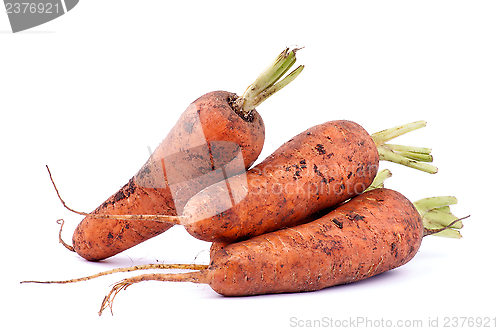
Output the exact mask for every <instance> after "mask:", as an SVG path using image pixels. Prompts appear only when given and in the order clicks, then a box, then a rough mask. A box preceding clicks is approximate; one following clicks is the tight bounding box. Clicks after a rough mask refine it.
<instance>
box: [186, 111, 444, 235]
mask: <svg viewBox="0 0 500 331" xmlns="http://www.w3.org/2000/svg"><path fill="white" fill-rule="evenodd" d="M424 125H425V122H414V123H410V124H408V125H406V126H403V127H402V128H401V127H397V128H394V129H391V130H388V131H385V132H384V133H382V134H380V133H379V134H375V135H374V136H373V138H372V137H371V136H370V135H369V134H368V133H367V132H366V131H365V130H364V129H363V128H362V127H361V126H359V125H358V124H356V123H354V122H350V121H331V122H327V123H324V124H321V125H317V126H315V127H313V128H310V129H308V130H306V131H304V132H303V133H301V134H299V135H297V136H296V137H295V138H293V139H292V140H290V141H288V142H287V143H285V144H284V145H283V146H281V147H280V148H279V149H278V150H277V151H275V152H274V153H273V154H272V155H270V156H269V157H268V158H267V159H265V160H264V161H263V162H262V163H260V164H259V165H257V166H255V167H254V168H252V169H251V170H249V171H247V172H246V173H245V174H241V175H237V176H234V177H231V178H229V179H227V180H226V181H222V182H219V183H216V184H214V185H211V186H209V187H207V188H206V189H204V190H202V191H200V192H199V193H198V194H196V195H195V196H193V197H192V198H191V199H190V200H189V202H188V203H187V204H186V206H185V208H184V214H183V216H182V218H180V223H181V224H182V225H184V226H185V228H186V230H187V231H188V232H189V233H190V234H191V235H193V236H194V237H196V238H198V239H201V240H205V241H210V242H213V241H218V242H234V241H238V240H242V239H246V238H250V237H254V236H257V235H259V234H262V233H266V232H272V231H275V230H278V229H281V228H284V227H290V226H294V225H297V224H301V223H304V222H306V221H307V220H308V218H307V217H309V216H311V215H313V214H314V213H316V212H319V211H321V210H324V209H325V208H329V207H332V206H335V205H338V204H340V203H342V202H344V201H345V200H347V199H350V198H352V197H354V196H356V195H359V194H361V193H362V192H363V191H365V190H366V189H367V188H368V186H369V185H370V184H371V183H372V182H373V179H374V177H375V175H376V173H377V171H378V165H379V159H382V160H391V161H394V162H398V159H397V158H395V157H394V156H391V158H386V157H385V155H384V154H382V153H381V152H380V151H381V150H385V149H386V148H387V147H386V145H385V142H386V141H387V139H391V138H393V137H394V136H395V133H394V132H395V131H396V132H397V135H400V134H403V133H404V132H407V131H408V130H414V129H416V128H419V127H422V126H424ZM377 145H378V146H377ZM402 147H403V146H402ZM405 149H409V148H406V147H405ZM413 150H418V149H415V148H413ZM425 152H426V153H430V150H428V149H425ZM379 155H380V156H379ZM395 155H396V156H397V157H398V158H400V160H402V161H401V162H400V163H403V164H406V165H412V166H414V167H416V168H419V169H424V170H428V171H430V172H435V170H436V169H435V168H434V167H432V166H430V165H428V164H423V163H421V162H417V161H414V160H413V159H407V158H406V157H404V156H400V155H397V154H395ZM415 158H416V157H415ZM420 159H422V160H423V159H425V160H426V161H431V160H432V158H431V157H430V155H428V154H426V155H425V156H424V155H423V154H422V157H420Z"/></svg>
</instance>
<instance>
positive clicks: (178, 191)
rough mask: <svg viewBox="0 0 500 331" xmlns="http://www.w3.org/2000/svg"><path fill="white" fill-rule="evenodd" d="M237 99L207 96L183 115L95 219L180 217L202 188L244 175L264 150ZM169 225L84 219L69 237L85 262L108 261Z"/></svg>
mask: <svg viewBox="0 0 500 331" xmlns="http://www.w3.org/2000/svg"><path fill="white" fill-rule="evenodd" d="M235 99H236V95H235V94H233V93H229V92H224V91H216V92H211V93H208V94H205V95H204V96H202V97H200V98H199V99H197V100H196V101H194V102H193V103H192V104H191V105H190V106H189V107H188V108H187V109H186V111H185V112H184V113H183V114H182V116H181V117H180V119H179V120H178V122H177V123H176V124H175V126H174V127H173V128H172V130H171V131H170V132H169V134H168V135H167V137H166V138H165V139H164V140H163V142H162V143H161V144H160V145H159V146H158V147H157V148H156V150H155V151H154V153H153V154H152V155H151V157H150V158H149V159H148V161H147V162H146V164H145V165H144V166H143V167H142V168H141V169H140V170H139V172H138V173H137V174H136V175H135V176H134V177H133V178H132V179H130V181H129V182H128V183H127V184H126V185H125V186H123V187H122V188H121V189H120V190H119V191H118V192H117V193H115V194H114V195H112V196H111V197H110V198H109V199H107V200H106V201H105V202H104V203H103V204H101V205H100V206H99V207H98V208H97V209H96V210H94V211H93V213H94V214H108V215H126V214H153V215H155V214H164V215H177V214H181V213H182V210H183V208H184V205H185V203H186V201H188V199H189V198H190V197H191V196H193V195H194V194H195V193H196V192H198V191H199V190H201V189H202V188H204V187H206V186H208V185H210V184H213V183H215V182H217V181H220V180H221V179H224V178H226V177H228V176H231V175H234V174H237V173H241V172H244V171H245V169H247V168H249V167H250V166H251V165H252V164H253V163H254V162H255V160H256V159H257V158H258V156H259V154H260V152H261V150H262V147H263V144H264V123H263V121H262V118H261V117H260V115H259V114H258V113H257V111H255V110H254V111H252V112H251V115H250V116H249V117H247V118H245V119H244V118H243V117H241V116H240V115H238V114H237V113H236V112H235V111H234V110H233V108H232V107H231V103H232V102H233V101H234V100H235ZM171 226H172V225H170V224H168V223H156V222H147V221H126V220H115V219H100V218H91V217H86V218H85V219H83V220H82V222H81V223H80V224H79V225H78V227H77V228H76V230H75V232H74V235H73V246H74V249H75V251H76V252H77V253H78V254H79V255H80V256H82V257H84V258H85V259H87V260H91V261H95V260H101V259H105V258H108V257H110V256H113V255H115V254H117V253H119V252H122V251H124V250H126V249H128V248H130V247H132V246H134V245H137V244H139V243H141V242H143V241H145V240H147V239H149V238H152V237H154V236H156V235H158V234H160V233H162V232H164V231H166V230H167V229H169V228H170V227H171Z"/></svg>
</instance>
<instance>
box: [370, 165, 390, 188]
mask: <svg viewBox="0 0 500 331" xmlns="http://www.w3.org/2000/svg"><path fill="white" fill-rule="evenodd" d="M390 177H392V173H391V172H390V171H389V170H388V169H384V170H381V171H379V172H378V173H377V176H375V179H373V182H372V183H371V185H370V186H369V187H368V188H367V189H366V191H371V190H374V189H377V188H383V187H384V182H385V180H386V179H388V178H390Z"/></svg>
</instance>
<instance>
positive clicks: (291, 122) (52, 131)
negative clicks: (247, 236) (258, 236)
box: [0, 0, 500, 330]
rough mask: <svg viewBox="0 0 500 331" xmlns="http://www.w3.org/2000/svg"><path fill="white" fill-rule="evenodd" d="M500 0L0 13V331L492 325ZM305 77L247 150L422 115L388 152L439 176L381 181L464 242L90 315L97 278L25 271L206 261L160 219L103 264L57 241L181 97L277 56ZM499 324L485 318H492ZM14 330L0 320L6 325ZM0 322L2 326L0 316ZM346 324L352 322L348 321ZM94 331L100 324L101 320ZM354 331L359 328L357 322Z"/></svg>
mask: <svg viewBox="0 0 500 331" xmlns="http://www.w3.org/2000/svg"><path fill="white" fill-rule="evenodd" d="M499 17H500V4H499V2H497V1H344V2H341V1H308V2H303V1H302V2H294V1H287V2H284V1H275V2H271V1H246V2H236V1H229V2H216V1H206V2H200V1H198V2H193V3H188V2H185V4H182V5H180V4H178V3H177V2H176V4H175V5H174V4H171V3H170V2H167V1H152V0H149V1H139V2H138V1H123V0H121V1H117V0H106V1H90V0H83V1H81V2H80V3H79V4H78V5H77V6H76V7H75V8H74V9H73V10H72V11H70V12H69V13H68V14H66V15H64V16H62V17H60V18H58V19H56V20H54V21H52V22H49V23H47V24H44V25H41V26H39V27H35V28H33V29H31V30H28V31H26V32H23V33H18V34H12V33H11V32H10V26H9V22H8V18H7V15H6V14H5V13H3V12H2V13H0V32H1V33H0V109H1V120H0V125H1V130H0V135H1V136H0V138H1V144H2V145H1V146H2V162H1V165H0V167H1V169H0V170H1V171H0V173H1V174H2V182H1V183H2V185H1V187H2V189H1V190H0V194H1V199H0V201H1V207H2V208H1V219H2V222H3V224H4V225H5V227H4V228H3V229H2V230H1V233H2V236H1V237H2V240H1V241H0V243H1V245H2V246H1V252H2V255H1V256H2V259H1V264H2V267H1V268H2V276H1V277H2V281H1V282H0V284H1V285H0V286H1V287H2V288H1V293H2V302H3V305H4V308H2V310H1V312H0V314H1V315H2V317H3V318H2V322H4V323H8V321H10V322H14V323H15V324H14V325H16V329H27V327H31V329H34V327H38V328H37V329H42V328H44V329H45V328H46V327H47V326H49V325H50V328H51V329H53V330H84V329H85V330H89V328H93V330H94V329H95V330H104V329H105V328H106V329H110V328H113V330H114V329H118V328H119V327H127V328H128V329H132V327H141V329H143V330H166V329H175V328H181V327H183V328H186V327H191V328H193V327H221V328H222V329H229V328H231V329H238V330H241V329H243V330H246V329H249V330H256V329H267V330H270V329H287V328H290V327H291V325H290V319H291V318H292V317H296V318H298V319H301V320H307V319H321V318H323V317H327V318H332V319H334V320H339V321H344V320H349V318H351V319H356V318H358V317H365V318H369V319H371V320H372V321H378V322H380V320H381V319H384V321H386V320H391V321H393V322H394V323H396V321H397V320H400V319H401V320H406V319H410V320H422V321H423V325H424V326H426V325H427V324H428V321H429V318H432V319H435V318H439V323H440V324H441V325H442V323H443V322H444V319H445V318H446V317H461V316H464V317H490V318H493V317H495V316H496V317H497V321H496V322H497V325H499V324H500V316H499V315H498V297H499V294H500V293H499V288H498V281H497V276H496V275H497V266H496V265H497V263H498V245H496V244H495V241H497V240H498V238H497V234H496V231H497V226H498V220H499V217H498V211H497V209H496V207H497V206H498V202H497V201H496V196H497V194H498V192H497V189H498V184H500V183H499V180H498V177H497V176H496V175H495V173H496V170H497V168H498V156H497V148H498V136H497V135H496V133H497V132H496V131H498V127H497V124H496V123H497V122H498V110H499V109H500V93H499V92H500V89H499V88H500V61H499V59H500V43H499V40H500V39H499V37H500V20H499ZM294 45H298V46H304V47H305V48H304V49H303V50H301V51H300V52H299V53H298V55H297V57H298V63H300V64H304V65H305V66H306V67H305V70H304V71H303V73H302V74H301V76H299V78H298V79H297V80H296V81H294V82H293V83H292V84H291V85H290V86H288V87H287V88H286V89H285V90H283V91H281V92H279V93H278V94H276V95H275V96H273V97H272V98H271V99H269V100H268V101H266V102H265V103H264V104H262V105H261V106H260V107H259V108H258V110H259V112H260V113H261V115H262V116H263V118H264V120H265V123H266V134H267V135H266V143H265V148H264V151H263V152H262V156H261V157H265V156H267V155H269V154H270V153H272V151H274V150H275V149H276V148H277V147H278V146H280V145H281V144H282V143H283V142H285V141H287V140H288V139H290V138H291V137H292V136H294V135H295V134H298V133H299V132H301V131H303V130H305V129H307V128H308V127H310V126H313V125H316V124H319V123H322V122H325V121H328V120H334V119H349V120H353V121H356V122H358V123H360V124H361V125H363V126H364V127H365V128H366V129H367V130H368V131H369V132H372V133H373V132H376V131H379V130H382V129H385V128H388V127H392V126H395V125H399V124H403V123H407V122H411V121H415V120H421V119H423V120H426V121H428V126H427V127H426V128H424V129H421V130H418V131H416V132H414V133H411V134H409V135H408V136H406V137H402V138H400V139H398V140H395V141H394V142H395V143H401V144H409V145H418V146H426V147H432V148H433V155H434V156H435V164H436V165H437V166H438V167H439V173H438V174H436V175H429V174H425V173H419V172H416V171H414V170H407V169H404V168H403V167H402V166H398V165H393V164H388V163H385V162H384V163H383V164H382V165H381V168H384V167H387V168H389V169H391V171H392V172H393V174H394V176H393V178H391V179H390V180H389V181H388V182H387V187H389V188H393V189H396V190H398V191H400V192H401V193H403V194H405V195H406V196H407V197H408V198H409V199H411V200H413V201H414V200H417V199H420V198H424V197H429V196H436V195H455V196H456V197H457V198H458V199H459V204H458V205H457V206H454V207H453V209H452V210H453V212H454V213H455V214H456V215H458V216H465V215H469V214H471V215H472V216H471V217H470V218H469V219H467V220H466V221H465V228H464V229H463V230H462V234H463V236H464V238H463V239H461V240H452V239H444V238H425V239H424V241H423V244H422V246H421V248H420V250H419V253H418V254H417V255H416V257H415V258H414V259H413V260H412V261H410V262H409V263H408V264H407V265H405V266H402V267H400V268H398V269H396V270H393V271H390V272H387V273H386V274H383V275H380V276H376V277H373V278H371V279H368V280H365V281H362V282H359V283H356V284H351V285H345V286H338V287H334V288H330V289H326V290H322V291H318V292H314V293H303V294H287V295H268V296H257V297H248V298H224V297H221V296H219V295H217V294H216V293H215V292H213V291H212V290H211V289H210V288H209V287H208V286H204V285H195V284H181V283H156V282H148V283H143V284H138V285H134V286H132V287H130V288H129V289H128V290H127V291H125V292H122V293H120V294H119V295H118V296H117V298H116V301H115V306H114V316H111V314H110V313H109V311H106V312H105V313H104V315H103V316H102V317H98V315H97V311H98V309H99V307H100V304H101V301H102V299H103V297H104V295H105V294H107V292H108V290H109V285H110V284H112V283H113V282H116V281H119V280H121V279H122V278H124V277H125V276H129V275H112V276H107V277H103V278H100V279H96V280H92V281H88V282H84V283H78V284H69V285H31V284H26V285H20V284H19V281H21V280H56V279H67V278H73V277H80V276H85V275H89V274H93V273H95V272H98V271H102V270H107V269H110V268H114V267H126V266H132V265H136V264H145V263H156V262H157V261H159V262H164V263H173V262H180V263H193V262H196V263H207V262H208V254H207V251H206V249H207V248H208V247H209V244H208V243H204V242H199V241H197V240H195V239H193V238H191V237H190V236H189V235H187V234H186V233H185V232H184V231H183V229H182V228H175V229H172V230H170V231H168V232H167V233H165V234H163V235H161V236H159V237H157V238H155V239H153V240H150V241H148V242H146V243H144V244H141V245H139V246H137V247H136V248H134V249H131V250H129V251H126V252H125V253H123V254H120V255H117V256H115V257H113V258H110V259H108V260H106V261H103V262H102V263H90V262H87V261H85V260H83V259H82V258H80V257H78V256H77V255H76V254H74V253H71V252H69V251H67V250H66V249H64V248H63V246H61V245H60V244H59V243H58V240H57V233H58V229H59V227H58V225H57V224H56V223H55V221H56V220H57V219H58V218H64V219H66V228H65V231H64V232H63V237H64V238H65V239H66V240H67V241H68V242H70V240H71V235H72V231H73V229H74V228H75V227H76V225H77V224H78V222H79V221H80V220H81V217H79V216H78V215H74V214H71V213H70V212H68V211H66V210H65V209H64V208H63V207H62V206H61V204H60V203H59V201H58V200H57V197H56V195H55V192H54V190H53V188H52V186H51V184H50V181H49V178H48V175H47V172H46V169H45V165H46V164H47V165H49V166H50V167H51V170H52V172H53V175H54V178H55V180H56V182H57V184H58V186H59V190H60V192H61V194H62V195H63V197H64V199H65V200H66V202H67V203H68V204H69V205H70V206H72V207H73V208H75V209H78V210H82V211H91V210H93V209H94V208H95V207H97V206H98V205H99V204H101V202H103V201H104V200H105V199H106V198H108V197H109V196H110V195H111V194H113V193H114V192H116V191H117V190H118V189H119V188H120V187H121V186H122V185H123V184H125V183H126V182H127V181H128V180H129V178H130V177H132V176H133V175H134V174H135V172H136V171H137V170H138V169H139V167H140V166H141V165H142V164H143V163H144V162H145V161H146V159H147V157H148V146H150V147H151V148H153V149H154V148H155V147H156V146H157V145H158V143H159V142H160V141H161V140H162V139H163V138H164V137H165V136H166V134H167V132H168V131H169V129H170V128H171V127H172V126H173V124H174V123H175V122H176V120H177V118H178V117H179V116H180V114H181V113H182V112H183V110H184V109H185V108H186V107H187V105H188V104H189V103H190V102H192V101H193V100H195V99H196V98H198V97H199V96H201V95H202V94H204V93H206V92H209V91H213V90H219V89H222V90H227V91H232V92H236V93H242V92H243V91H244V89H245V88H246V86H247V85H248V84H249V83H250V82H251V81H253V80H254V79H255V77H256V75H257V74H258V73H260V71H261V70H262V69H264V67H266V66H267V65H268V64H269V62H270V61H271V60H272V59H273V58H274V57H275V56H276V55H277V54H278V53H279V52H281V50H282V49H284V48H285V47H286V46H294ZM495 314H496V315H495ZM6 325H9V324H6ZM11 325H12V324H11ZM359 326H363V324H360V325H359ZM96 327H97V328H96ZM358 329H361V327H359V328H358Z"/></svg>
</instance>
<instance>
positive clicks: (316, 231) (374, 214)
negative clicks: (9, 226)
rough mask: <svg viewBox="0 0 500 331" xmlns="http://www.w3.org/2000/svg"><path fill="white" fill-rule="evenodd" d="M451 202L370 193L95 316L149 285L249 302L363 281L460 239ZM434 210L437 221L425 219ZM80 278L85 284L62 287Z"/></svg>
mask: <svg viewBox="0 0 500 331" xmlns="http://www.w3.org/2000/svg"><path fill="white" fill-rule="evenodd" d="M456 201H457V200H456V198H454V197H435V198H430V199H424V200H419V201H417V202H415V204H412V203H411V202H410V201H409V200H408V199H407V198H406V197H404V196H403V195H402V194H400V193H398V192H396V191H393V190H389V189H374V190H370V191H368V192H365V193H363V194H361V195H359V196H356V197H354V198H353V199H351V200H350V201H348V202H346V203H345V204H342V205H341V206H340V207H338V208H336V209H334V210H333V211H331V212H329V213H327V214H326V215H324V216H322V217H320V218H318V219H316V220H314V221H312V222H309V223H307V224H302V225H298V226H295V227H291V228H287V229H282V230H279V231H275V232H272V233H267V234H263V235H260V236H257V237H253V238H250V239H248V240H245V241H241V242H236V243H232V244H228V245H221V244H219V243H214V244H213V247H212V252H211V258H210V260H211V261H210V264H209V265H196V264H192V265H182V268H183V269H189V268H192V269H193V270H198V271H193V272H187V273H180V274H173V273H167V274H159V273H153V274H145V275H139V276H135V277H131V278H128V279H125V280H122V281H120V282H118V283H116V285H114V287H113V288H112V290H111V291H110V293H109V294H108V295H107V296H106V297H105V299H104V301H103V303H102V305H101V309H100V311H99V314H101V313H102V312H103V310H104V309H105V308H107V307H109V308H110V309H111V308H112V304H113V300H114V298H115V296H116V294H117V293H119V292H120V291H121V290H123V289H126V288H128V287H129V286H130V285H132V284H135V283H139V282H142V281H147V280H156V281H174V282H175V281H177V282H193V283H202V284H208V285H209V286H210V287H211V288H212V289H213V290H214V291H215V292H217V293H219V294H221V295H224V296H247V295H258V294H268V293H284V292H306V291H315V290H320V289H323V288H326V287H331V286H335V285H340V284H346V283H352V282H355V281H359V280H362V279H366V278H368V277H371V276H374V275H377V274H380V273H382V272H385V271H388V270H391V269H394V268H397V267H399V266H402V265H403V264H405V263H407V262H408V261H410V260H411V259H412V258H413V257H414V256H415V254H416V253H417V251H418V249H419V247H420V244H421V242H422V238H423V237H425V236H428V235H438V234H443V233H445V232H446V231H448V230H450V231H452V232H451V233H448V235H446V236H448V237H454V238H460V233H459V231H458V229H460V228H461V227H462V219H458V218H457V217H456V216H454V215H453V214H451V212H450V210H449V206H448V204H454V203H456ZM435 211H439V214H440V215H441V217H437V216H436V215H433V216H431V217H430V218H431V219H432V220H430V219H429V218H428V216H429V215H430V214H432V213H434V212H435ZM436 222H437V223H439V228H438V227H436V226H435V224H436ZM430 224H433V225H431V226H430ZM134 268H135V267H134ZM153 268H154V267H151V268H148V269H153ZM163 268H164V269H170V268H172V269H173V268H174V267H170V265H168V264H167V265H166V266H164V267H163ZM128 269H129V268H124V269H120V270H119V269H115V271H114V272H123V271H132V270H128ZM109 273H111V272H109ZM80 280H85V279H74V280H69V281H62V282H65V283H66V282H76V281H80ZM56 282H57V281H56ZM62 282H60V283H62ZM51 283H54V282H51Z"/></svg>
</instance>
